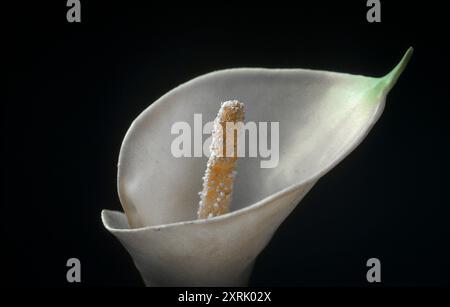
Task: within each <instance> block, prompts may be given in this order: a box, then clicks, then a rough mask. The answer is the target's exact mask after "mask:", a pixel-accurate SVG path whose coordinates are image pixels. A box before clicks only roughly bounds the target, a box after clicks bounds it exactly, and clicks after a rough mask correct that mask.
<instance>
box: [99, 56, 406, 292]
mask: <svg viewBox="0 0 450 307" xmlns="http://www.w3.org/2000/svg"><path fill="white" fill-rule="evenodd" d="M411 55H412V48H410V49H409V50H408V51H407V52H406V54H405V55H404V57H403V59H402V60H401V61H400V63H399V64H398V65H397V66H396V67H395V68H394V69H393V70H392V71H391V72H390V73H388V74H387V75H386V76H384V77H381V78H372V77H365V76H359V75H350V74H344V73H335V72H328V71H315V70H305V69H260V68H238V69H227V70H221V71H216V72H212V73H209V74H206V75H203V76H200V77H198V78H195V79H193V80H191V81H189V82H187V83H185V84H182V85H180V86H178V87H177V88H175V89H173V90H171V91H170V92H168V93H167V94H165V95H164V96H162V97H161V98H160V99H158V100H157V101H155V102H154V103H152V104H151V105H150V106H149V107H148V108H147V109H146V110H145V111H144V112H142V113H141V114H140V115H139V116H138V117H137V118H136V120H135V121H134V122H133V123H132V125H131V127H130V129H129V130H128V132H127V134H126V136H125V139H124V141H123V144H122V147H121V150H120V156H119V164H118V190H119V197H120V201H121V203H122V206H123V207H124V209H125V212H126V213H127V216H126V215H125V214H124V213H121V212H115V211H109V210H103V212H102V220H103V223H104V226H105V227H106V229H107V230H108V231H110V232H111V233H112V234H113V235H114V236H115V237H117V238H118V239H119V240H120V242H121V243H122V244H123V245H124V246H125V248H126V249H127V250H128V252H129V253H130V255H131V257H132V258H133V260H134V262H135V264H136V266H137V268H138V270H139V271H140V273H141V276H142V277H143V279H144V281H145V283H146V285H149V286H154V285H155V286H167V285H169V286H173V285H176V286H239V285H246V284H247V282H248V279H249V276H250V274H251V271H252V267H253V263H254V261H255V258H256V257H257V256H258V254H259V253H260V252H261V251H262V249H263V248H264V247H265V246H266V245H267V244H268V243H269V241H270V239H271V237H272V236H273V234H274V232H275V231H276V230H277V228H278V227H279V225H280V224H281V223H282V222H283V220H284V219H285V218H286V217H287V216H288V215H289V213H290V212H291V211H292V210H293V209H294V208H295V207H296V206H297V204H298V203H299V202H300V201H301V199H302V198H303V197H304V196H305V194H306V193H308V191H309V190H310V189H311V188H312V187H313V186H314V184H315V183H316V182H317V181H318V180H319V179H320V178H321V177H322V176H323V175H324V174H326V173H327V172H328V171H330V170H331V169H332V168H333V167H334V166H335V165H336V164H337V163H339V162H340V161H341V160H342V159H343V158H344V157H346V156H347V155H348V154H349V153H350V152H351V151H352V150H353V149H354V148H355V147H356V146H358V144H359V143H360V142H361V141H362V140H363V139H364V138H365V137H366V135H367V134H368V132H369V131H370V129H371V128H372V126H373V125H374V124H375V122H376V121H377V120H378V118H379V117H380V115H381V113H382V111H383V109H384V105H385V98H386V96H387V94H388V92H389V91H390V89H391V88H392V87H393V86H394V84H395V83H396V81H397V79H398V77H399V76H400V74H401V73H402V71H403V70H404V68H405V66H406V64H407V62H408V60H409V59H410V57H411ZM232 98H236V99H239V100H240V101H243V102H245V105H246V120H249V121H255V122H260V121H268V122H273V121H277V122H279V133H280V135H279V146H280V147H279V155H280V156H279V164H278V166H277V167H275V168H261V167H260V164H259V161H258V159H255V158H242V159H241V158H240V161H239V164H238V168H237V169H238V175H237V177H236V181H235V184H234V195H233V201H232V206H231V209H232V211H231V212H230V213H227V214H225V215H221V216H217V217H214V218H210V219H201V220H197V219H196V212H197V208H198V201H199V198H198V192H199V191H200V190H201V186H202V175H203V172H204V170H205V165H206V160H207V157H203V158H175V157H174V156H172V155H171V142H172V140H173V135H171V125H172V124H173V123H174V122H176V121H184V122H188V123H189V122H192V117H193V114H194V113H202V114H203V118H204V119H209V120H211V121H212V120H213V119H214V117H215V115H216V113H217V109H218V105H219V103H220V102H222V101H226V100H229V99H232ZM129 222H130V223H131V224H134V228H130V226H129Z"/></svg>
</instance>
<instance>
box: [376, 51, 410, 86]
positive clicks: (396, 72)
mask: <svg viewBox="0 0 450 307" xmlns="http://www.w3.org/2000/svg"><path fill="white" fill-rule="evenodd" d="M413 51H414V49H413V47H409V48H408V50H406V53H405V55H404V56H403V58H402V59H401V61H400V63H398V64H397V66H395V67H394V69H392V70H391V72H390V73H388V74H387V75H386V76H384V77H382V78H381V84H383V89H384V92H385V93H388V92H389V91H390V90H391V89H392V88H393V87H394V85H395V83H396V82H397V80H398V78H399V77H400V75H401V74H402V72H403V70H405V68H406V66H407V65H408V62H409V60H410V59H411V56H412V54H413Z"/></svg>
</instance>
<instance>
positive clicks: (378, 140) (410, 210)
mask: <svg viewBox="0 0 450 307" xmlns="http://www.w3.org/2000/svg"><path fill="white" fill-rule="evenodd" d="M47 2H48V1H34V2H32V3H28V4H27V3H24V2H22V1H21V2H20V3H19V4H18V6H16V7H10V6H8V5H6V4H5V6H4V5H3V4H2V11H3V14H2V15H3V17H2V18H3V21H6V22H5V25H4V27H3V35H2V36H3V43H2V49H3V50H6V51H7V53H6V55H4V56H3V60H4V62H5V66H6V67H7V72H6V73H7V88H6V90H7V99H6V100H2V109H3V110H2V116H3V120H2V125H3V133H2V136H3V141H2V146H3V148H2V151H3V153H6V155H5V156H4V158H3V163H2V177H3V178H2V179H3V184H2V189H3V192H2V199H3V201H2V206H3V208H2V214H1V219H2V235H1V238H2V248H1V255H2V262H1V265H2V281H3V282H4V283H6V284H8V285H39V286H46V285H52V286H55V285H57V286H59V285H62V286H64V285H69V284H67V282H66V279H65V274H66V270H67V268H66V267H65V264H66V261H67V259H68V258H70V257H77V258H79V259H80V260H81V263H82V284H81V285H84V286H87V285H142V284H143V283H142V282H141V280H140V277H139V275H138V273H137V271H136V269H135V268H134V266H133V263H132V261H131V258H130V257H129V256H128V254H127V252H126V251H125V249H124V248H123V247H122V246H121V245H120V244H119V242H118V241H117V240H116V239H115V238H113V237H112V236H111V235H110V234H109V233H107V231H106V230H104V229H103V226H102V225H101V221H100V211H101V209H103V208H108V209H114V210H121V206H120V203H119V200H118V197H117V192H116V164H117V158H118V153H119V148H120V144H121V141H122V138H123V136H124V134H125V132H126V130H127V129H128V127H129V125H130V123H131V122H132V120H133V119H134V118H135V117H136V116H137V115H138V114H139V113H140V112H141V111H142V110H144V109H145V108H146V107H147V106H148V105H149V104H150V103H151V102H152V101H155V100H156V99H157V98H159V97H160V96H161V95H163V94H164V93H166V92H167V91H169V90H170V89H172V88H173V87H175V86H177V85H179V84H180V83H183V82H185V81H188V80H190V79H191V78H193V77H196V76H198V75H201V74H203V73H207V72H210V71H213V70H216V69H222V68H229V67H241V66H248V67H272V68H296V67H298V68H311V69H326V70H333V71H340V72H348V73H354V74H366V75H373V76H381V75H383V74H385V73H386V72H388V71H389V70H390V69H391V68H392V67H393V65H394V64H396V63H397V62H398V61H399V59H400V58H401V56H402V55H403V53H404V52H405V51H406V49H407V47H409V46H410V45H411V46H413V47H414V48H415V54H414V55H413V58H412V60H411V62H410V64H409V66H408V67H407V69H406V71H405V72H404V74H403V75H402V76H401V78H400V80H399V82H398V84H397V85H396V87H395V88H394V89H393V91H392V92H391V93H390V95H389V97H388V100H387V105H386V109H385V112H384V114H383V115H382V117H381V119H380V120H379V122H378V123H377V125H376V126H375V128H374V129H373V130H372V132H371V133H370V135H369V137H368V138H367V139H366V140H364V142H363V143H362V144H361V146H359V147H358V148H357V149H356V150H355V151H354V152H353V153H352V154H351V156H350V157H349V158H347V159H346V160H344V161H343V162H342V163H341V164H340V165H339V166H337V167H336V168H335V169H334V170H333V171H332V172H330V173H329V174H327V175H326V176H325V177H324V178H323V179H321V181H320V182H319V184H318V185H316V187H314V189H313V190H312V191H311V192H310V193H309V194H308V195H307V196H306V198H305V199H304V200H303V202H302V205H301V206H298V207H297V208H296V209H295V211H294V212H293V213H292V215H290V216H289V218H288V219H287V220H286V222H285V223H284V224H282V226H281V227H280V228H279V230H278V232H277V233H276V235H275V237H274V240H273V241H272V242H271V244H270V245H269V246H268V247H267V248H266V249H265V250H264V252H263V253H262V254H261V255H260V256H259V258H258V259H257V262H256V267H255V270H254V274H253V276H252V279H251V285H255V286H280V285H282V286H368V285H369V284H368V283H367V282H366V280H365V275H366V271H367V268H366V267H365V262H366V261H367V259H368V258H371V257H377V258H379V259H380V260H381V264H382V284H381V285H384V286H448V285H449V284H450V264H449V259H450V249H449V241H450V240H449V238H450V237H449V217H450V210H449V201H448V194H446V193H447V192H448V190H449V188H448V176H447V171H448V162H447V160H448V159H449V151H448V149H447V145H448V142H449V133H448V132H449V128H448V113H447V110H448V107H447V106H448V103H449V99H448V88H449V85H448V75H447V74H448V69H449V68H450V67H449V50H448V49H447V47H446V46H444V43H445V42H446V41H447V40H448V35H447V34H448V33H446V32H447V31H446V30H445V28H446V24H445V20H444V17H446V16H445V15H444V14H445V10H444V9H443V8H442V7H439V5H438V3H437V2H436V3H434V2H432V1H427V2H424V3H423V4H421V5H419V4H411V3H410V2H406V1H404V3H398V1H396V2H397V3H398V4H397V6H395V7H394V6H393V3H392V2H393V1H389V3H388V1H382V22H381V23H380V24H369V23H367V21H366V19H365V14H366V10H367V8H366V6H365V2H366V1H354V2H353V3H347V4H344V3H343V1H335V2H333V3H334V4H331V3H324V2H320V3H318V4H317V5H311V4H308V5H307V4H305V3H304V2H303V1H297V3H296V4H295V6H294V5H292V6H288V5H285V4H282V3H277V5H278V6H276V4H275V3H272V4H262V2H261V3H258V4H253V5H252V6H249V7H242V4H238V3H229V4H214V5H210V6H209V7H205V6H200V5H198V6H196V5H194V4H191V6H190V7H180V5H179V4H177V3H176V2H166V3H165V4H166V6H165V7H162V6H160V5H156V4H155V5H149V4H147V5H146V6H145V5H143V4H137V3H135V4H130V3H129V2H128V1H117V2H116V3H114V4H112V3H110V1H108V2H107V1H104V2H95V3H94V1H86V0H84V1H83V0H82V1H81V2H82V8H81V12H82V22H81V24H69V23H67V21H66V19H65V18H66V17H65V16H66V10H67V8H66V6H65V3H66V1H53V2H52V3H47ZM155 184H156V183H155Z"/></svg>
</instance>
